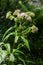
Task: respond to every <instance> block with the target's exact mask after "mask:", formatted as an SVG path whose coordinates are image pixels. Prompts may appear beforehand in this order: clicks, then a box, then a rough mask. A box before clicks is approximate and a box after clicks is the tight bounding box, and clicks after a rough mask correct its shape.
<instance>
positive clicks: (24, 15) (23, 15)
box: [18, 12, 28, 18]
mask: <svg viewBox="0 0 43 65" xmlns="http://www.w3.org/2000/svg"><path fill="white" fill-rule="evenodd" d="M27 16H28V15H27V14H26V13H24V12H22V13H20V14H18V17H25V18H26V17H27Z"/></svg>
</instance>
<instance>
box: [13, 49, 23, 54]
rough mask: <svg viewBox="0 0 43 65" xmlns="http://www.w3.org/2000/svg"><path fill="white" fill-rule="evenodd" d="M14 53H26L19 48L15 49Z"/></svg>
mask: <svg viewBox="0 0 43 65" xmlns="http://www.w3.org/2000/svg"><path fill="white" fill-rule="evenodd" d="M13 53H21V54H23V55H24V53H23V52H22V51H20V50H18V49H13Z"/></svg>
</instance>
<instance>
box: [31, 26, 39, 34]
mask: <svg viewBox="0 0 43 65" xmlns="http://www.w3.org/2000/svg"><path fill="white" fill-rule="evenodd" d="M37 31H38V28H37V27H36V26H35V25H33V26H32V27H31V32H32V33H35V32H37Z"/></svg>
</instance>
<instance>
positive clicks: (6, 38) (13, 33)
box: [3, 32, 15, 41]
mask: <svg viewBox="0 0 43 65" xmlns="http://www.w3.org/2000/svg"><path fill="white" fill-rule="evenodd" d="M11 35H15V32H12V33H10V34H8V35H7V36H6V37H5V38H4V39H3V41H5V40H8V38H9V37H10V36H11Z"/></svg>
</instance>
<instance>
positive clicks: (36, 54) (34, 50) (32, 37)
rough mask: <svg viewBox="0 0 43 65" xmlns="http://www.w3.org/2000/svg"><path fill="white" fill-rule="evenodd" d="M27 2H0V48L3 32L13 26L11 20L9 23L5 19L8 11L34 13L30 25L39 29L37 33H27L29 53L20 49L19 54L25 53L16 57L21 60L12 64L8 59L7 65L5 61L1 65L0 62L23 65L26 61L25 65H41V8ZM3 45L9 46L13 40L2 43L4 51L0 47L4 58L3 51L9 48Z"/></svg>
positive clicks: (42, 51) (42, 21)
mask: <svg viewBox="0 0 43 65" xmlns="http://www.w3.org/2000/svg"><path fill="white" fill-rule="evenodd" d="M28 2H29V0H24V1H23V0H21V1H20V0H0V46H1V45H3V43H2V42H3V41H2V37H3V35H4V33H5V31H6V30H8V29H9V28H10V27H12V26H14V24H15V23H14V21H13V20H12V21H11V20H9V19H6V13H7V12H8V11H12V12H14V11H15V10H16V9H20V10H21V11H22V12H28V11H31V12H34V13H35V17H33V18H32V22H33V23H32V24H34V25H36V26H37V27H38V29H39V30H38V32H37V33H29V34H28V35H27V40H29V45H30V51H28V49H27V48H24V47H23V48H22V49H20V53H21V51H23V52H24V53H25V56H23V54H20V55H18V56H21V58H23V60H22V59H20V58H19V59H20V60H18V59H17V60H16V62H13V63H12V62H10V61H11V59H10V61H7V62H8V64H7V62H6V60H5V61H4V62H2V63H1V60H0V63H1V65H4V64H7V65H9V64H10V63H11V64H12V65H20V64H21V65H23V64H24V65H25V62H26V60H27V62H26V65H43V6H40V7H37V6H32V5H30V4H29V3H28ZM9 33H10V32H9ZM11 38H12V37H11ZM5 43H7V44H8V43H10V44H11V43H13V40H11V39H10V38H9V40H8V41H7V42H4V47H3V46H1V47H2V49H3V50H4V51H3V50H2V49H1V47H0V52H1V53H3V55H2V57H5V56H6V53H7V52H6V51H5V49H7V50H8V49H9V48H10V45H9V44H8V45H7V44H5ZM11 45H12V44H11ZM6 46H7V48H6ZM16 46H17V45H16ZM15 48H16V47H15ZM15 50H16V49H15ZM8 52H9V51H8ZM18 52H19V51H18ZM10 57H12V58H13V59H14V56H13V54H10ZM0 58H1V56H0ZM7 58H8V57H7ZM2 61H3V60H2ZM24 61H25V62H24ZM14 63H15V64H14Z"/></svg>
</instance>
